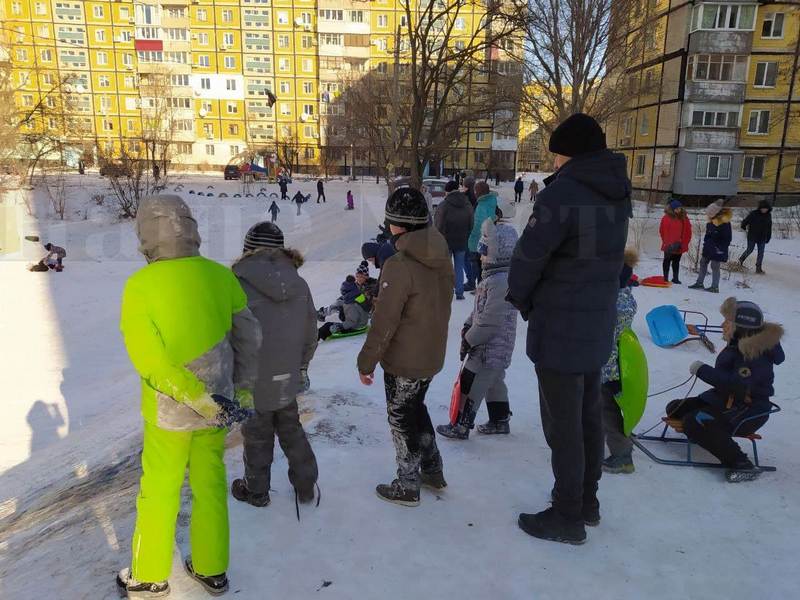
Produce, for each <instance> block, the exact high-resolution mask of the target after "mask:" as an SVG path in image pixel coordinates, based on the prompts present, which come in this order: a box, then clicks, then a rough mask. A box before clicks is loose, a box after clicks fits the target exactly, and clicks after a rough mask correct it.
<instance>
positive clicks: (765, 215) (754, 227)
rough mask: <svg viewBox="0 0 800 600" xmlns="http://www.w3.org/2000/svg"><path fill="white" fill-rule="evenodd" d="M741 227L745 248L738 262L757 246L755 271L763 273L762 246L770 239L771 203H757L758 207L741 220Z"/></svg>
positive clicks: (741, 263)
mask: <svg viewBox="0 0 800 600" xmlns="http://www.w3.org/2000/svg"><path fill="white" fill-rule="evenodd" d="M742 229H743V230H744V231H746V232H747V250H745V251H744V253H743V254H742V255H741V256H740V257H739V264H740V265H742V266H744V261H746V260H747V257H748V256H750V254H752V252H753V250H754V249H755V248H758V254H756V273H758V274H759V275H763V274H764V269H763V266H764V248H765V246H766V245H767V244H769V242H770V240H771V239H772V205H770V203H769V202H767V201H766V200H762V201H761V202H759V203H758V208H757V209H756V210H754V211H751V212H750V214H749V215H747V216H746V217H745V218H744V221H742Z"/></svg>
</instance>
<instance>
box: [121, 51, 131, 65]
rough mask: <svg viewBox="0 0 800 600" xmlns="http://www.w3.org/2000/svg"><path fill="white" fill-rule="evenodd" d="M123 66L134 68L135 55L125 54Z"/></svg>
mask: <svg viewBox="0 0 800 600" xmlns="http://www.w3.org/2000/svg"><path fill="white" fill-rule="evenodd" d="M122 64H123V65H125V66H126V67H132V66H133V54H131V53H130V52H126V53H125V54H123V55H122Z"/></svg>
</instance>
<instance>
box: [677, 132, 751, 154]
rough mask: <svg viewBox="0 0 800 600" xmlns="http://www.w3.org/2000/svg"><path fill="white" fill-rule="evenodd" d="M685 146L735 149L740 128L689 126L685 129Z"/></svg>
mask: <svg viewBox="0 0 800 600" xmlns="http://www.w3.org/2000/svg"><path fill="white" fill-rule="evenodd" d="M682 145H683V147H684V148H687V149H689V150H734V149H736V148H737V147H738V145H739V128H738V127H737V128H723V127H689V128H688V129H686V130H684V131H683V144H682Z"/></svg>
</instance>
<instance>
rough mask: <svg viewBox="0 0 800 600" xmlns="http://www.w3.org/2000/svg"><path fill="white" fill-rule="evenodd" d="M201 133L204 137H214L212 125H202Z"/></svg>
mask: <svg viewBox="0 0 800 600" xmlns="http://www.w3.org/2000/svg"><path fill="white" fill-rule="evenodd" d="M203 133H205V134H206V137H210V138H213V137H214V125H212V124H211V123H203Z"/></svg>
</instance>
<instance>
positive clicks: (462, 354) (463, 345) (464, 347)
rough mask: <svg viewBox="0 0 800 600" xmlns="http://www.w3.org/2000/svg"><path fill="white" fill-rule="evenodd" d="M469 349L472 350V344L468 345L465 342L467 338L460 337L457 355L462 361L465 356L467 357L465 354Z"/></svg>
mask: <svg viewBox="0 0 800 600" xmlns="http://www.w3.org/2000/svg"><path fill="white" fill-rule="evenodd" d="M470 350H472V346H470V345H469V344H468V343H467V340H463V339H462V340H461V351H460V352H459V353H458V356H459V357H460V358H461V360H462V361H463V360H464V359H465V358H467V355H468V354H469V351H470Z"/></svg>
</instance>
